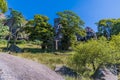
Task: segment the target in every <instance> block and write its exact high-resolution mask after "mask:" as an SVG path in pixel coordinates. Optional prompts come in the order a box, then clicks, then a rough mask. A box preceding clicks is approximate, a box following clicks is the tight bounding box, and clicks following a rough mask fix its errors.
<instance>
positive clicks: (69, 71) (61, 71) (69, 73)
mask: <svg viewBox="0 0 120 80" xmlns="http://www.w3.org/2000/svg"><path fill="white" fill-rule="evenodd" d="M55 72H57V73H59V74H60V75H62V76H69V77H78V74H77V73H76V72H75V71H74V70H72V69H70V68H69V67H66V66H56V68H55Z"/></svg>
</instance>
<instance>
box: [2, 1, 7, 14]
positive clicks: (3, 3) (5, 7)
mask: <svg viewBox="0 0 120 80" xmlns="http://www.w3.org/2000/svg"><path fill="white" fill-rule="evenodd" d="M7 9H8V8H7V2H6V0H0V10H1V12H2V13H5V12H6V11H7Z"/></svg>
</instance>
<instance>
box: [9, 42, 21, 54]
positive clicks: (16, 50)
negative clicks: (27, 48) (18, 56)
mask: <svg viewBox="0 0 120 80" xmlns="http://www.w3.org/2000/svg"><path fill="white" fill-rule="evenodd" d="M9 51H11V52H16V53H20V52H22V49H21V48H19V47H18V46H16V45H14V44H11V45H10V47H9Z"/></svg>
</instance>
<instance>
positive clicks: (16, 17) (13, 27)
mask: <svg viewBox="0 0 120 80" xmlns="http://www.w3.org/2000/svg"><path fill="white" fill-rule="evenodd" d="M24 22H25V19H24V17H23V15H22V14H21V13H20V12H18V11H16V10H13V9H10V15H9V16H8V18H7V20H6V22H5V25H7V26H9V31H10V35H9V38H8V44H7V48H8V47H9V42H10V41H11V40H13V44H14V45H15V44H16V40H17V36H18V33H19V31H20V30H21V28H22V27H23V26H24V24H25V23H24Z"/></svg>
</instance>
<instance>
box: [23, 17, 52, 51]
mask: <svg viewBox="0 0 120 80" xmlns="http://www.w3.org/2000/svg"><path fill="white" fill-rule="evenodd" d="M48 20H49V19H48V17H46V16H42V15H35V16H34V20H30V21H28V23H27V25H26V27H25V28H24V29H25V30H26V32H27V33H29V34H30V35H29V38H30V39H31V40H40V41H42V48H43V49H46V48H47V47H50V46H49V44H50V45H52V41H53V28H52V27H51V25H50V24H49V23H48Z"/></svg>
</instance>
